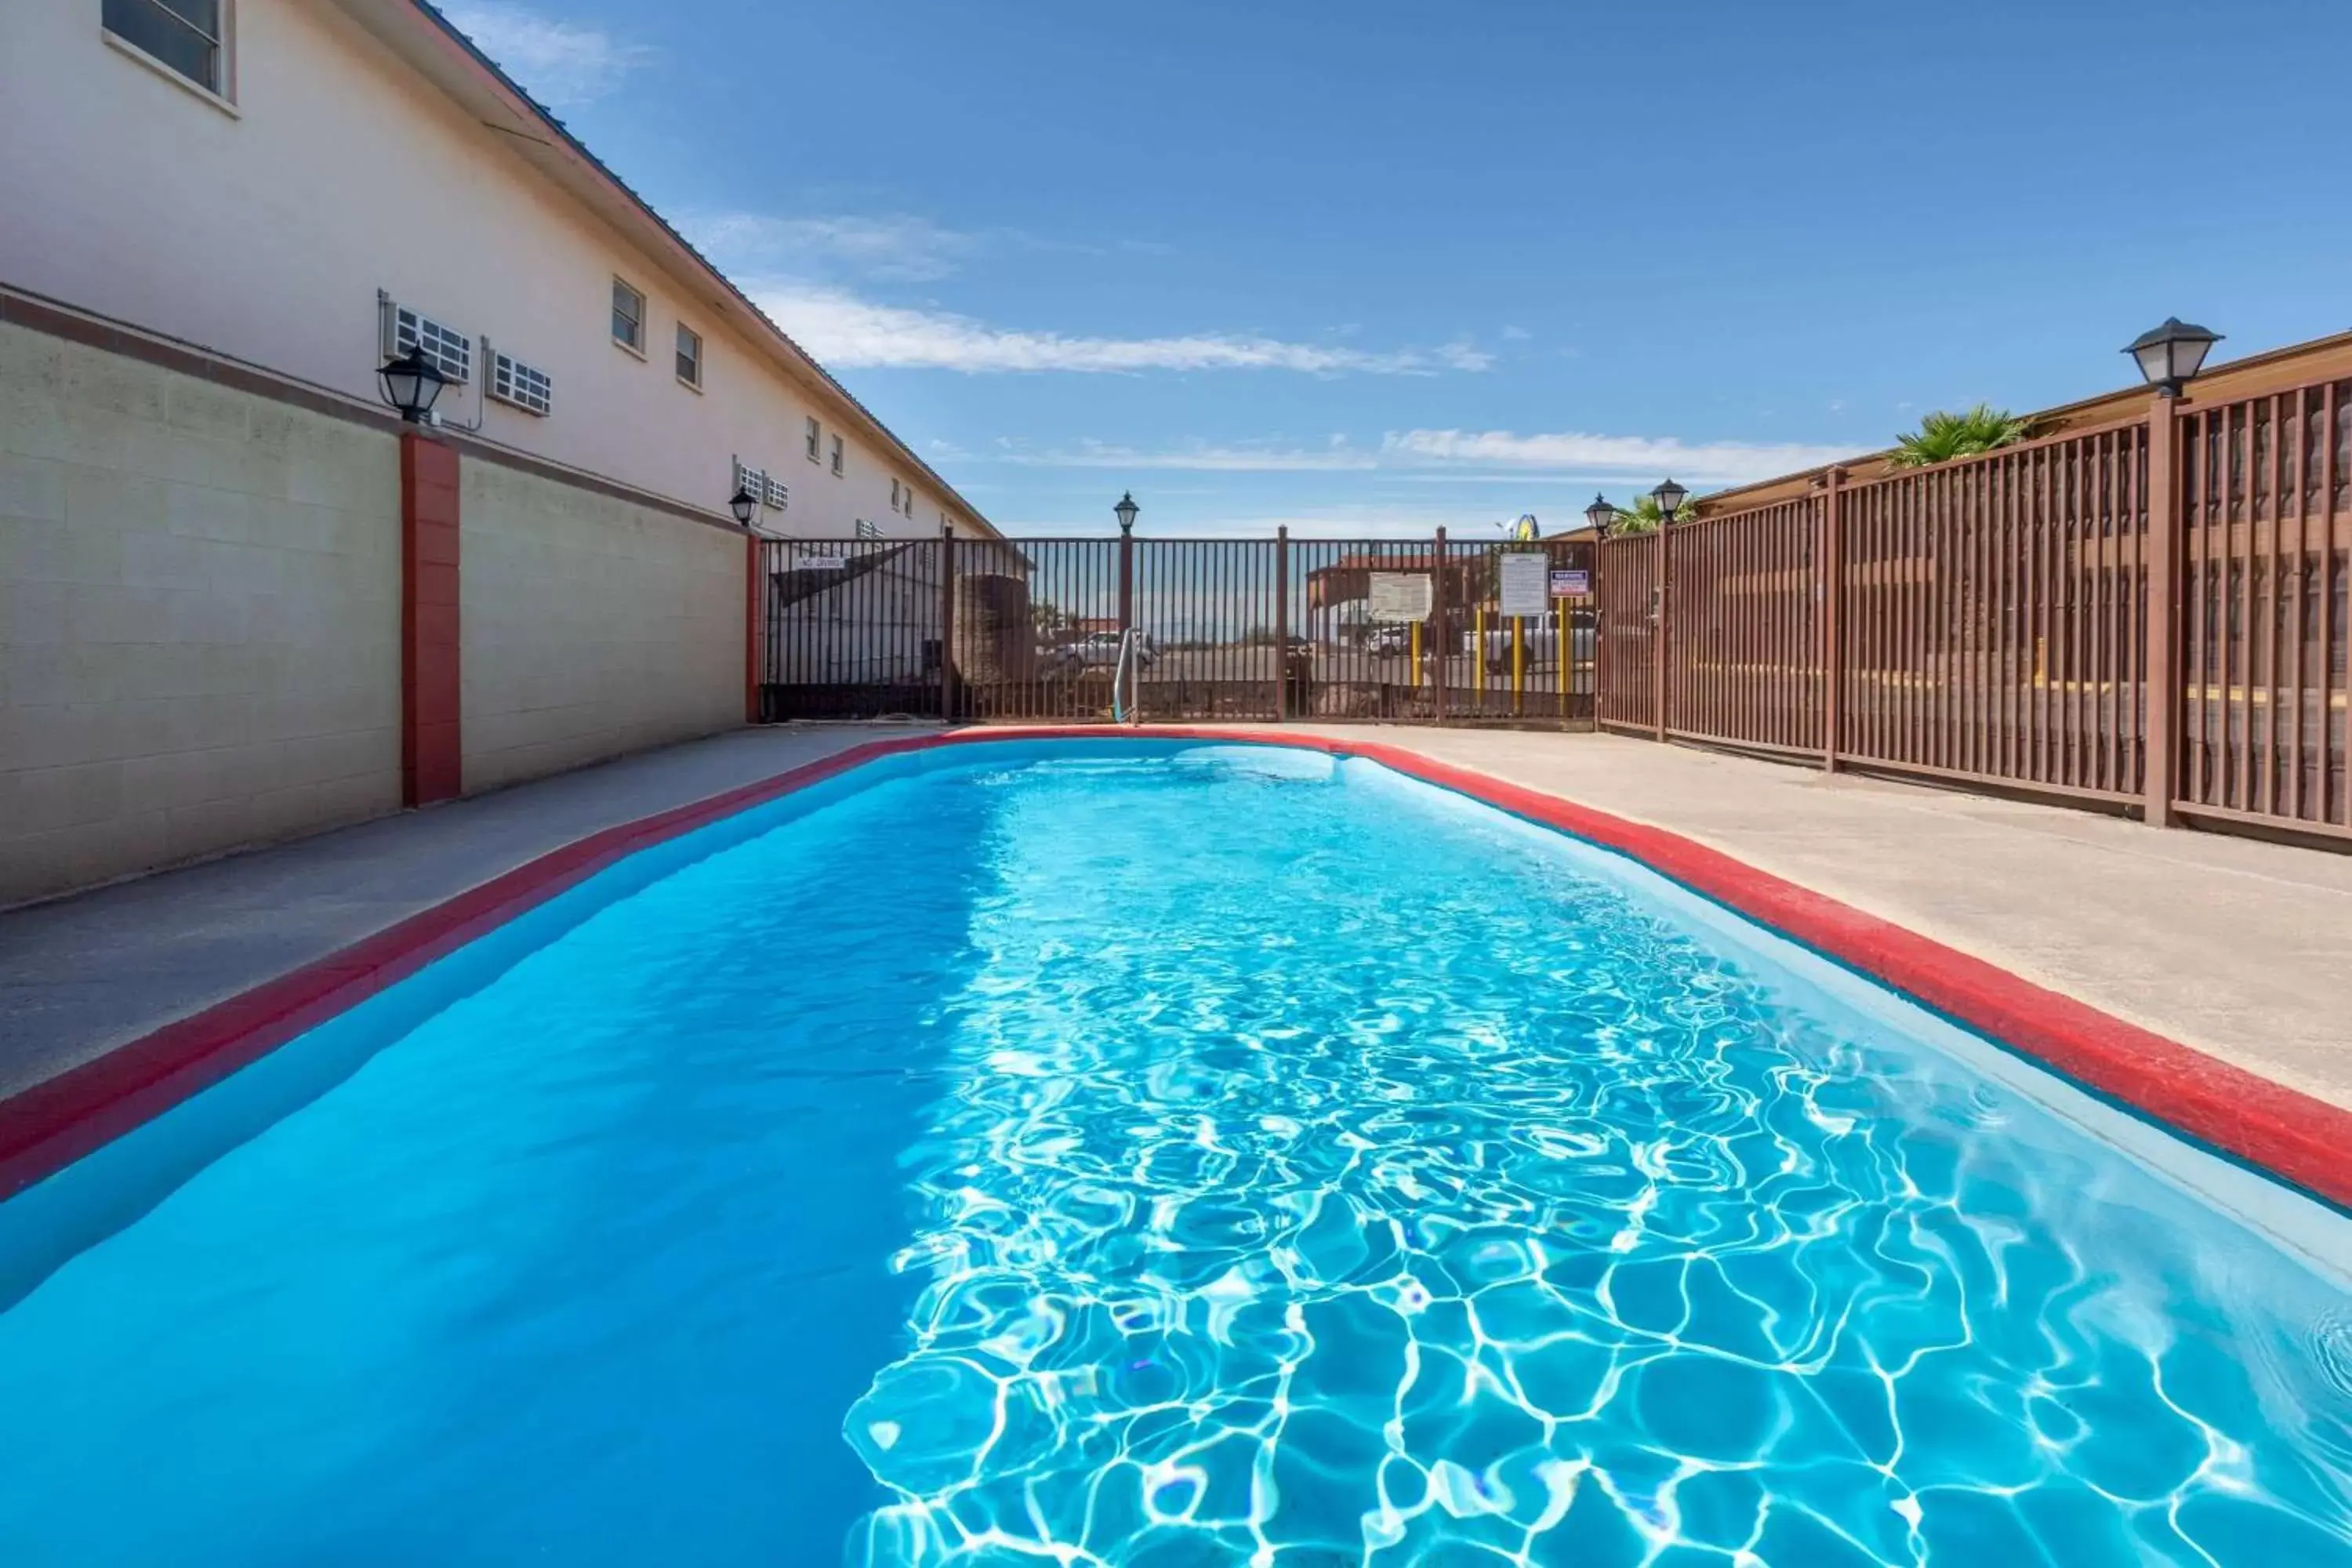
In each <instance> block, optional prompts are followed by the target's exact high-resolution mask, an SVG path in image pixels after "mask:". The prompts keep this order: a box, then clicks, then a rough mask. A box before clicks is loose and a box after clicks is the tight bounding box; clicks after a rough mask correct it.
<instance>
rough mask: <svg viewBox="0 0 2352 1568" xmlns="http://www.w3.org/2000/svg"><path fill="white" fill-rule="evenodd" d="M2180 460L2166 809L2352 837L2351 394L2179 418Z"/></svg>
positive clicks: (2232, 406) (2322, 390)
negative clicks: (2350, 765)
mask: <svg viewBox="0 0 2352 1568" xmlns="http://www.w3.org/2000/svg"><path fill="white" fill-rule="evenodd" d="M2179 447H2180V464H2181V476H2180V498H2181V510H2182V532H2183V543H2184V546H2185V550H2184V555H2185V560H2184V565H2183V570H2182V582H2181V587H2182V610H2183V624H2182V626H2181V633H2182V640H2183V644H2184V648H2183V655H2182V660H2181V669H2180V682H2181V693H2180V694H2181V713H2180V719H2179V734H2180V739H2181V749H2180V756H2179V777H2178V781H2177V785H2176V787H2177V792H2178V794H2177V801H2176V805H2177V806H2178V809H2179V811H2180V812H2181V813H2182V815H2184V816H2191V817H2198V816H2204V817H2210V818H2213V819H2216V820H2218V821H2224V822H2227V821H2239V822H2260V823H2284V824H2289V825H2292V826H2296V827H2298V828H2303V829H2306V830H2312V831H2320V832H2332V833H2336V834H2352V800H2347V792H2346V787H2345V784H2346V780H2345V707H2346V677H2345V650H2346V643H2347V636H2346V634H2347V624H2346V579H2347V574H2352V573H2347V557H2352V382H2347V381H2332V382H2326V383H2322V384H2316V385H2306V386H2300V387H2294V388H2290V389H2287V390H2285V391H2282V392H2277V393H2273V394H2270V395H2266V396H2261V397H2251V398H2246V399H2242V400H2241V401H2238V402H2234V403H2226V404H2221V405H2215V406H2212V407H2210V408H2197V409H2192V410H2190V411H2189V412H2188V413H2187V415H2186V416H2185V418H2184V419H2183V420H2182V422H2181V426H2180V430H2179Z"/></svg>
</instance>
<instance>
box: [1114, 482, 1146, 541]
mask: <svg viewBox="0 0 2352 1568" xmlns="http://www.w3.org/2000/svg"><path fill="white" fill-rule="evenodd" d="M1110 510H1111V511H1112V513H1113V514H1114V515H1115V516H1117V517H1118V531H1120V532H1121V533H1133V532H1134V531H1135V514H1136V513H1138V512H1139V511H1141V510H1143V509H1142V508H1141V507H1139V506H1138V505H1136V504H1135V492H1134V491H1132V490H1123V491H1121V492H1120V493H1119V498H1118V505H1117V506H1115V507H1113V508H1111V509H1110Z"/></svg>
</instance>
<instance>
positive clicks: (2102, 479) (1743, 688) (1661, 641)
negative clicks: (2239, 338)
mask: <svg viewBox="0 0 2352 1568" xmlns="http://www.w3.org/2000/svg"><path fill="white" fill-rule="evenodd" d="M2151 520H2153V522H2152V521H2151ZM2152 530H2153V531H2152ZM1600 561H1601V571H1600V608H1601V620H1602V633H1601V660H1600V666H1601V668H1600V679H1601V699H1600V714H1599V717H1600V722H1601V725H1602V726H1603V727H1604V728H1609V729H1613V730H1620V731H1631V732H1639V733H1643V734H1649V735H1654V736H1656V737H1658V738H1660V739H1679V740H1685V741H1693V742H1703V743H1708V744H1715V745H1722V746H1730V747H1736V748H1738V749H1741V750H1748V751H1755V752H1765V753H1769V754H1774V755H1784V756H1790V757H1798V758H1807V759H1814V760H1818V761H1820V762H1821V763H1822V764H1823V765H1826V766H1829V767H1840V766H1863V767H1869V768H1873V769H1878V770H1884V771H1887V772H1892V773H1904V774H1910V775H1916V776H1921V777H1927V778H1932V779H1937V780H1942V781H1948V782H1952V783H1959V784H1990V785H1999V786H2003V787H2011V788H2017V789H2021V790H2026V791H2030V792H2032V793H2036V794H2041V795H2050V796H2054V797H2058V798H2063V799H2071V800H2075V801H2079V802H2083V803H2085V804H2095V805H2117V806H2120V805H2138V806H2139V807H2140V808H2141V809H2142V810H2143V812H2145V813H2147V814H2148V815H2150V816H2154V817H2157V818H2158V819H2166V820H2168V819H2169V818H2170V817H2172V816H2185V817H2189V818H2191V819H2201V820H2207V821H2210V822H2213V823H2216V824H2229V825H2237V826H2247V825H2256V826H2273V827H2282V826H2283V827H2290V828H2293V829H2295V830H2298V831H2301V832H2305V833H2310V834H2316V835H2321V836H2328V837H2343V838H2352V799H2347V788H2346V773H2345V740H2346V735H2345V730H2346V701H2347V680H2346V647H2347V600H2346V595H2347V577H2352V381H2331V382H2326V383H2319V384H2310V385H2304V386H2294V387H2288V388H2284V389H2282V390H2280V391H2277V392H2272V393H2266V394H2264V395H2260V396H2255V397H2248V398H2242V399H2240V400H2237V401H2234V402H2227V403H2221V404H2216V405H2211V406H2198V405H2194V404H2193V403H2187V402H2184V403H2182V404H2180V405H2164V406H2163V410H2162V412H2160V413H2159V414H2158V415H2157V416H2155V419H2154V421H2153V422H2151V421H2150V420H2148V419H2141V420H2137V421H2129V422H2125V423H2121V424H2116V425H2112V426H2104V427H2096V428H2090V429H2083V430H2075V431H2069V432H2065V433H2063V434H2061V435H2058V436H2055V437H2047V438H2044V439H2042V440H2036V441H2031V442H2027V443H2023V444H2021V445H2018V446H2014V447H2005V448H2003V449H2001V450H2000V451H1998V452H1994V453H1990V454H1987V455H1985V456H1982V457H1979V458H1969V459H1964V460H1961V461H1956V462H1950V463H1945V464H1941V465H1938V466H1937V467H1934V468H1924V469H1919V470H1916V471H1910V472H1895V473H1890V474H1887V475H1885V476H1884V477H1880V478H1876V479H1872V480H1870V481H1868V482H1866V483H1861V484H1851V485H1850V484H1847V483H1845V482H1843V477H1842V476H1841V475H1839V474H1838V473H1836V472H1835V471H1832V472H1831V473H1830V474H1828V475H1826V476H1825V477H1824V479H1823V480H1822V483H1821V484H1820V485H1819V486H1818V487H1817V488H1816V489H1815V490H1814V492H1813V493H1812V494H1811V496H1810V497H1807V498H1805V499H1802V500H1788V501H1782V502H1780V503H1777V504H1774V505H1771V506H1767V507H1760V508H1757V509H1754V510H1745V511H1738V512H1729V513H1725V514H1722V515H1719V516H1715V517H1709V518H1705V519H1701V520H1698V521H1692V522H1688V523H1683V524H1678V525H1676V526H1675V527H1673V528H1671V529H1669V530H1667V531H1664V534H1658V533H1650V534H1643V535H1635V536H1632V537H1625V538H1619V539H1613V540H1611V541H1609V542H1607V543H1606V544H1604V545H1603V546H1602V547H1601V552H1600ZM2151 650H2153V653H2151Z"/></svg>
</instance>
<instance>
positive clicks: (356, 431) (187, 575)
mask: <svg viewBox="0 0 2352 1568" xmlns="http://www.w3.org/2000/svg"><path fill="white" fill-rule="evenodd" d="M739 602H740V594H739ZM739 684H740V682H739ZM399 804H400V481H399V468H398V446H397V442H396V441H395V439H394V437H393V436H392V435H390V434H389V433H387V432H385V431H383V430H379V429H372V428H369V427H368V426H363V425H360V424H355V423H352V422H350V421H346V420H340V419H335V418H331V417H329V416H324V415H320V414H315V413H310V412H308V411H306V410H303V409H300V408H297V407H294V406H291V405H288V404H285V403H280V402H277V401H274V400H271V399H268V398H263V397H259V396H256V395H251V394H248V393H244V392H238V391H234V390H231V389H229V388H226V387H223V386H220V385H217V384H213V383H210V382H206V381H204V380H201V379H198V378H196V377H194V376H190V375H186V374H180V373H178V372H176V371H172V370H166V369H162V368H158V367H156V366H154V365H151V364H148V363H143V362H142V361H140V360H137V359H133V358H130V357H126V356H123V355H119V354H115V353H109V352H107V351H105V350H102V349H97V348H90V347H85V346H83V345H81V344H79V343H75V342H68V341H66V340H63V339H60V338H57V337H52V336H49V335H47V334H45V333H41V332H37V331H32V330H29V329H26V328H23V327H17V326H14V325H10V324H7V323H5V322H0V904H6V903H13V902H18V901H21V900H26V899H32V898H38V897H41V896H43V895H46V894H49V893H54V892H58V891H61V890H63V889H68V888H73V887H78V886H82V885H85V884H88V883H91V882H98V881H104V880H107V879H110V878H114V877H120V876H122V875H125V874H127V873H130V872H134V871H140V870H144V869H147V868H152V867H155V866H161V865H167V864H170V863H172V862H173V861H177V860H184V859H188V858H193V857H197V856H202V855H206V854H210V853H214V852H215V851H218V850H222V849H226V848H230V847H235V846H237V845H243V844H251V843H256V842H259V841H263V840H268V839H273V838H280V837H289V836H290V835H294V834H299V833H304V832H310V831H312V830H315V829H318V828H320V827H324V826H330V825H332V824H335V823H338V822H347V821H352V820H354V819H356V818H360V817H364V816H373V815H376V814H378V813H382V812H386V811H391V810H394V809H396V808H397V807H398V805H399Z"/></svg>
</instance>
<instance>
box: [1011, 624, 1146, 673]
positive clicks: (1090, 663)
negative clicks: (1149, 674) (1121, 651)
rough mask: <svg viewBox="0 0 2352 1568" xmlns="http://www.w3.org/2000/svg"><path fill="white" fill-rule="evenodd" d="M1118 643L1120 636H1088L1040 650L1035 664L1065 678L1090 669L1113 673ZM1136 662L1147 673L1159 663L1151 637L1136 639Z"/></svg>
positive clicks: (1112, 633) (1097, 633)
mask: <svg viewBox="0 0 2352 1568" xmlns="http://www.w3.org/2000/svg"><path fill="white" fill-rule="evenodd" d="M1118 641H1119V634H1118V633H1117V632H1089V633H1087V635H1086V636H1085V637H1080V638H1079V639H1078V640H1077V641H1076V642H1073V643H1064V644H1062V645H1061V646H1059V647H1052V648H1045V649H1041V650H1039V652H1038V656H1037V662H1038V663H1039V664H1041V665H1043V666H1044V667H1045V668H1047V669H1048V670H1059V671H1062V672H1065V673H1068V674H1077V673H1079V672H1080V671H1083V670H1089V669H1113V668H1118ZM1135 662H1136V663H1137V664H1138V665H1139V666H1140V667H1141V668H1147V669H1148V668H1150V667H1151V666H1153V665H1155V664H1157V663H1159V662H1160V655H1159V653H1158V651H1157V650H1155V649H1154V648H1153V647H1152V646H1151V639H1150V637H1143V636H1140V635H1139V636H1138V637H1136V639H1135Z"/></svg>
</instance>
